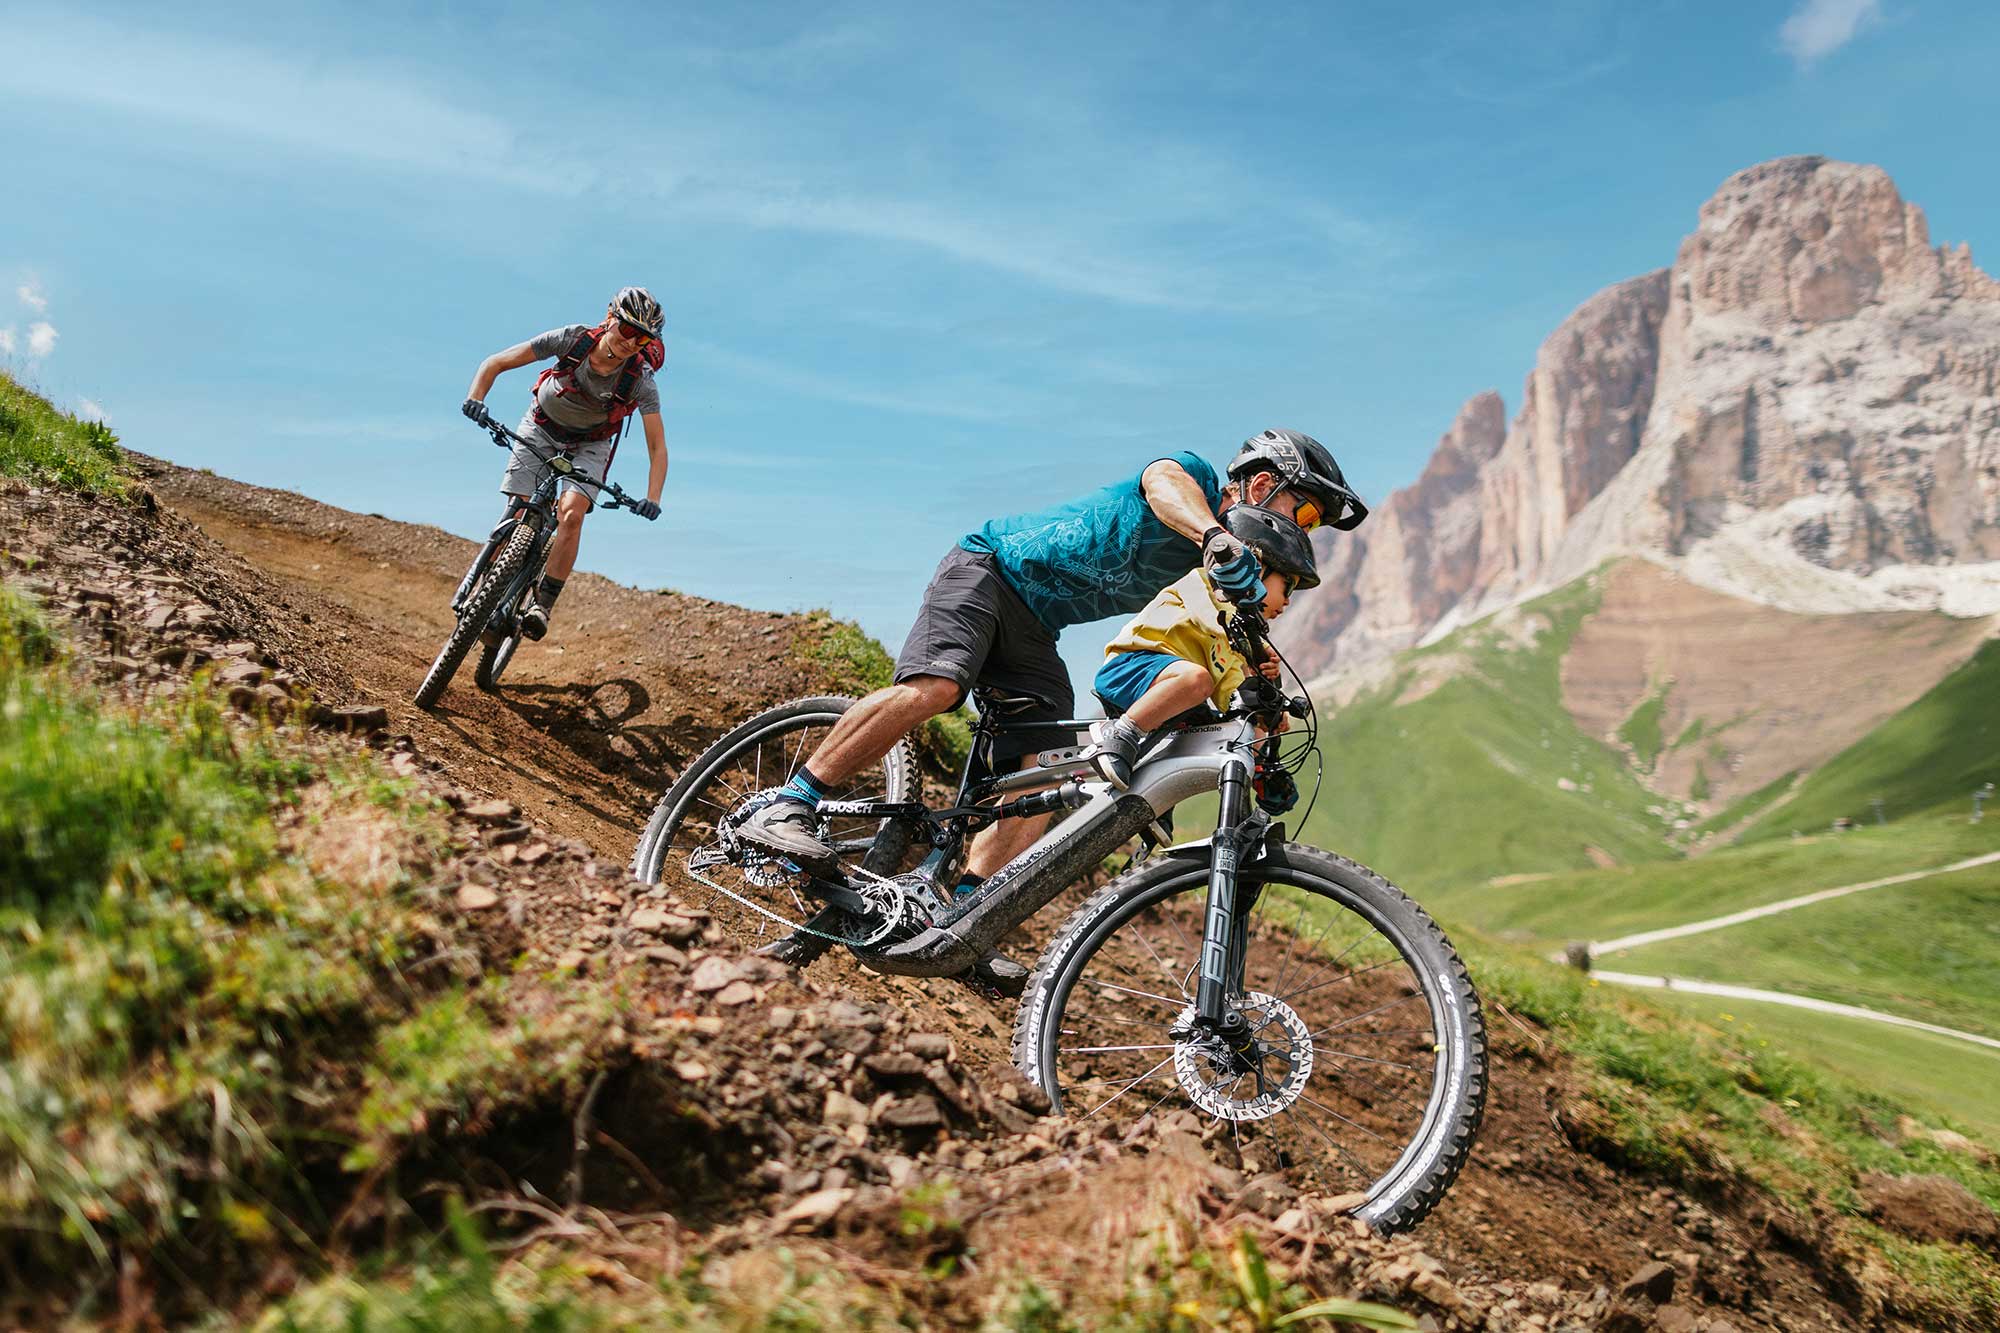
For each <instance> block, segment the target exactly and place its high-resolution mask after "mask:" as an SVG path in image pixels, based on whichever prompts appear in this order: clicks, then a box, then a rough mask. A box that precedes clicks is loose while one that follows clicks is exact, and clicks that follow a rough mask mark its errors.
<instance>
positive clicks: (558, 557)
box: [542, 491, 886, 753]
mask: <svg viewBox="0 0 2000 1333" xmlns="http://www.w3.org/2000/svg"><path fill="white" fill-rule="evenodd" d="M589 512H590V497H589V496H587V495H585V494H584V493H583V492H582V491H570V492H568V493H566V494H565V495H564V496H563V498H562V499H560V500H558V501H556V535H555V538H554V540H552V541H551V542H550V543H549V559H548V563H547V564H546V565H544V566H543V567H542V568H543V572H544V573H545V574H547V575H548V576H549V577H550V578H552V579H566V578H568V577H569V572H570V571H571V570H572V569H575V568H576V548H577V543H578V542H579V541H580V540H581V538H582V537H583V517H584V515H585V514H588V513H589ZM885 753H886V752H885Z"/></svg>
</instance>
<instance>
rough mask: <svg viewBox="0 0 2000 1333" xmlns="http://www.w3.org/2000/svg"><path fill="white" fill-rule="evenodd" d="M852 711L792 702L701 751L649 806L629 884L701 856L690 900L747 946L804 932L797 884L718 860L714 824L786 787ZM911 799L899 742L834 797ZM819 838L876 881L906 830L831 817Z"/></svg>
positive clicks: (911, 757)
mask: <svg viewBox="0 0 2000 1333" xmlns="http://www.w3.org/2000/svg"><path fill="white" fill-rule="evenodd" d="M854 703H855V701H854V700H853V699H849V698H846V697H844V696H841V695H821V696H815V697H813V698H809V699H794V700H792V701H791V702H790V703H784V704H779V705H778V706H777V707H776V708H773V709H770V710H769V711H767V712H763V713H759V714H758V715H757V716H756V717H753V718H751V719H750V720H749V721H748V722H745V723H743V724H742V725H741V726H739V727H737V728H736V729H735V730H733V731H731V732H729V733H728V734H727V735H725V736H723V737H722V738H721V739H720V740H718V741H716V742H715V744H713V745H711V746H709V747H708V749H706V750H704V751H702V753H701V754H700V755H698V756H697V757H696V758H695V760H694V762H693V763H691V764H689V765H688V766H687V768H686V769H685V770H684V771H683V772H682V773H681V776H680V779H679V781H677V782H675V783H674V785H673V787H672V788H671V789H670V790H668V792H667V794H666V795H665V796H662V797H661V798H660V801H659V804H658V805H656V806H655V807H654V808H653V816H652V818H651V819H650V820H648V821H647V824H646V830H645V832H644V833H642V834H641V835H640V837H639V846H638V848H637V849H636V850H635V851H634V852H633V854H632V874H633V876H634V877H635V878H638V879H642V880H644V881H646V882H647V883H649V884H657V883H659V881H660V879H661V877H662V875H663V874H665V873H666V872H667V869H668V867H669V866H673V865H679V866H681V867H682V868H683V869H685V868H686V867H687V864H688V859H689V857H691V856H695V857H699V858H701V871H700V873H701V875H702V876H703V878H704V879H705V880H707V881H708V885H706V886H698V887H697V888H696V893H697V895H698V896H697V899H696V901H697V902H699V903H700V905H701V906H703V907H704V908H706V909H707V910H708V911H709V912H711V913H712V914H713V915H714V917H715V919H716V920H717V922H718V923H719V924H721V925H723V926H724V928H725V929H727V930H728V931H729V933H730V934H731V935H732V936H734V937H735V938H736V939H737V940H738V941H739V942H740V943H742V944H744V945H746V946H749V947H752V948H757V947H761V946H763V945H765V944H769V943H771V942H772V941H773V940H774V939H776V938H777V937H779V936H781V935H784V934H786V933H787V932H789V931H791V930H795V929H797V928H798V927H800V926H803V925H805V924H806V923H807V922H808V921H810V920H811V919H812V918H813V917H814V916H815V915H816V914H817V913H818V911H819V907H820V904H819V903H818V902H817V901H815V900H814V899H813V898H812V897H811V895H810V894H808V893H805V892H804V891H803V890H802V886H801V884H800V883H799V879H800V877H799V876H797V875H795V874H792V873H788V872H784V871H782V870H779V869H777V868H774V867H773V866H771V865H770V864H769V863H768V862H763V863H751V864H739V863H734V862H731V861H728V860H723V859H716V858H715V852H716V849H717V846H718V833H719V830H720V826H721V824H722V821H723V820H724V819H725V818H727V817H728V815H729V813H730V812H731V811H732V810H734V809H735V808H736V807H737V806H739V805H741V804H742V803H743V802H744V801H745V800H747V799H749V798H750V797H751V796H753V795H755V794H756V793H757V792H759V791H762V790H763V789H765V788H767V787H777V786H782V785H783V784H784V783H786V782H788V781H789V780H790V779H791V777H792V775H793V774H794V773H796V772H798V770H799V768H800V767H801V766H802V765H803V764H804V763H805V761H806V760H807V759H810V758H811V757H812V755H813V752H814V751H815V750H817V749H818V748H819V745H820V743H821V742H823V741H824V740H825V739H826V738H827V736H828V734H829V733H830V732H831V731H832V730H833V724H834V723H836V722H838V721H839V720H840V718H841V715H842V714H843V713H845V712H846V711H847V710H848V709H849V708H851V707H853V706H854ZM917 792H918V777H917V761H916V754H915V752H914V751H913V750H912V749H911V748H910V743H909V741H908V740H901V741H898V742H896V744H895V746H894V747H893V748H891V749H890V751H889V753H887V754H886V755H884V756H883V757H882V758H881V759H880V760H879V761H878V762H876V763H874V764H871V765H870V766H869V767H867V768H865V769H863V770H862V771H861V772H860V773H857V774H856V775H855V776H854V777H853V778H851V779H849V780H848V781H847V782H845V783H843V784H841V786H840V789H839V790H837V791H835V792H834V793H833V799H835V800H841V801H914V800H916V799H917ZM821 833H822V836H824V837H825V838H826V839H827V841H828V842H829V843H830V844H831V845H832V846H833V847H834V848H835V849H836V850H838V851H839V852H840V853H841V855H842V857H843V858H854V859H858V860H859V862H860V864H861V865H862V867H863V868H864V869H868V870H872V871H874V872H876V873H877V874H887V873H890V872H892V871H894V870H895V869H896V868H897V865H898V863H899V862H900V861H901V860H902V856H903V852H904V849H905V848H906V847H907V845H908V841H909V839H908V833H907V830H905V829H904V827H903V826H902V825H901V824H900V823H898V822H897V821H894V820H874V819H857V818H841V819H830V820H827V821H825V822H824V825H823V827H822V830H821ZM831 942H832V941H828V943H831Z"/></svg>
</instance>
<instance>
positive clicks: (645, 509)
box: [632, 500, 660, 523]
mask: <svg viewBox="0 0 2000 1333" xmlns="http://www.w3.org/2000/svg"><path fill="white" fill-rule="evenodd" d="M632 512H633V513H635V514H637V515H638V516H639V517H640V518H643V519H645V520H646V521H647V522H648V523H650V522H652V521H653V520H654V519H656V518H658V517H659V516H660V502H659V501H658V500H634V501H633V502H632Z"/></svg>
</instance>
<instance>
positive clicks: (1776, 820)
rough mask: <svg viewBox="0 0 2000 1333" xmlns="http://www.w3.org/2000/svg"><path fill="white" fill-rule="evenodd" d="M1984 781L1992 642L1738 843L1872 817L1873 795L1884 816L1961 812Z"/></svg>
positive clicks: (1994, 705)
mask: <svg viewBox="0 0 2000 1333" xmlns="http://www.w3.org/2000/svg"><path fill="white" fill-rule="evenodd" d="M1988 782H1995V783H2000V640H1994V641H1991V642H1988V643H1987V644H1986V645H1985V646H1983V647H1982V648H1981V649H1980V650H1979V652H1978V653H1977V654H1976V655H1975V656H1974V657H1973V659H1972V660H1971V661H1970V662H1967V663H1966V664H1965V665H1964V666H1962V667H1960V668H1959V669H1958V670H1956V671H1954V672H1952V673H1951V674H1950V675H1949V676H1946V677H1945V678H1944V679H1943V680H1942V681H1939V682H1938V684H1937V685H1936V686H1935V687H1934V688H1933V689H1932V690H1931V691H1930V692H1929V693H1928V694H1926V695H1924V697H1923V698H1921V699H1919V700H1917V701H1916V702H1915V703H1913V704H1911V705H1910V706H1909V707H1908V708H1905V709H1904V710H1903V711H1902V712H1900V713H1897V714H1896V715H1895V716H1894V717H1891V718H1890V719H1889V720H1888V721H1886V722H1884V723H1883V724H1882V725H1881V726H1879V727H1877V728H1875V729H1874V730H1873V731H1871V732H1869V733H1868V734H1867V735H1866V736H1864V737H1862V738H1861V739H1860V740H1859V741H1857V742H1856V743H1855V744H1853V745H1851V746H1849V747H1848V748H1847V749H1846V750H1844V751H1842V752H1841V753H1840V754H1838V755H1835V756H1834V757H1833V758H1832V759H1830V760H1828V761H1827V762H1826V763H1825V764H1824V765H1822V766H1821V767H1820V768H1819V769H1818V770H1817V771H1816V772H1814V773H1813V774H1812V776H1810V777H1808V778H1807V779H1806V780H1805V782H1804V783H1803V784H1802V785H1801V786H1800V788H1799V790H1798V791H1797V792H1796V793H1795V794H1794V795H1793V796H1792V798H1791V799H1790V800H1789V801H1785V802H1783V803H1782V804H1780V805H1777V806H1775V807H1773V808H1772V809H1770V810H1769V811H1767V812H1765V814H1764V815H1763V816H1761V817H1760V818H1759V819H1758V820H1757V821H1756V822H1755V823H1754V824H1752V825H1751V826H1750V827H1749V828H1748V829H1746V830H1745V831H1744V832H1743V834H1742V836H1741V837H1740V838H1739V839H1738V841H1740V842H1753V841H1757V840H1759V839H1766V838H1780V837H1784V836H1786V835H1787V834H1789V833H1791V832H1792V831H1793V830H1795V829H1800V830H1811V831H1817V830H1820V829H1824V828H1826V827H1827V826H1828V825H1829V824H1831V823H1832V822H1833V821H1834V820H1835V819H1839V818H1842V817H1846V818H1848V819H1854V820H1866V819H1873V818H1874V817H1875V814H1874V810H1873V807H1872V805H1871V802H1872V801H1874V800H1876V799H1878V798H1879V799H1880V800H1881V802H1882V816H1883V818H1885V819H1891V820H1894V819H1901V818H1903V817H1904V816H1906V815H1910V814H1914V813H1916V812H1918V811H1922V810H1929V809H1932V808H1935V807H1940V806H1944V807H1950V808H1953V809H1956V810H1957V811H1959V812H1961V813H1965V812H1969V811H1970V810H1971V808H1972V791H1973V789H1974V788H1975V787H1978V786H1979V785H1980V784H1982V783H1988Z"/></svg>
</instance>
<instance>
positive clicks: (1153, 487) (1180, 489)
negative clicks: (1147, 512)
mask: <svg viewBox="0 0 2000 1333" xmlns="http://www.w3.org/2000/svg"><path fill="white" fill-rule="evenodd" d="M1139 486H1140V489H1141V490H1142V491H1144V493H1145V496H1146V503H1147V504H1148V505H1150V506H1151V507H1152V510H1153V513H1154V514H1156V515H1158V516H1159V520H1160V522H1162V523H1164V524H1166V525H1167V526H1168V527H1170V528H1172V529H1173V530H1174V531H1175V532H1178V533H1179V534H1180V535H1181V536H1183V537H1185V538H1187V539H1188V540H1189V541H1191V542H1199V541H1201V535H1202V534H1203V533H1204V532H1207V531H1208V530H1209V529H1210V528H1213V527H1215V526H1217V520H1216V517H1215V511H1214V510H1213V509H1211V508H1209V505H1208V496H1207V495H1206V494H1205V493H1203V491H1202V489H1201V483H1200V482H1198V481H1196V480H1195V479H1194V478H1193V477H1191V476H1189V475H1188V470H1187V469H1186V468H1184V467H1182V466H1181V465H1180V464H1179V463H1176V462H1175V461H1174V460H1173V459H1171V458H1162V459H1160V460H1159V461H1157V462H1155V463H1152V464H1149V465H1148V466H1147V468H1146V470H1145V471H1144V472H1142V473H1140V474H1139Z"/></svg>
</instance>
